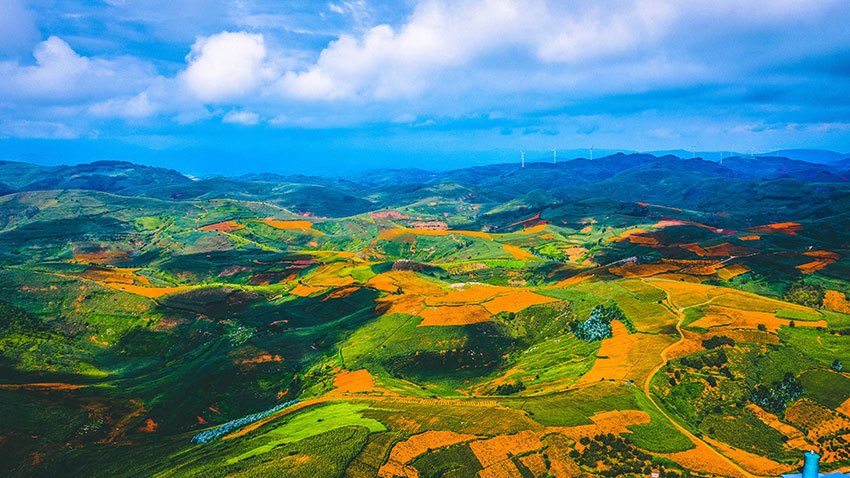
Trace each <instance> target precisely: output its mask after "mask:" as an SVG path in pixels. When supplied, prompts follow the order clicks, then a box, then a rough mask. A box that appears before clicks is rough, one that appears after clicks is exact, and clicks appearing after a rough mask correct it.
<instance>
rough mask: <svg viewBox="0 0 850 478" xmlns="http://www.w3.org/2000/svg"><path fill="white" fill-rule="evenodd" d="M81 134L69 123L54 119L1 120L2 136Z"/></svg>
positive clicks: (28, 136) (66, 136) (32, 136)
mask: <svg viewBox="0 0 850 478" xmlns="http://www.w3.org/2000/svg"><path fill="white" fill-rule="evenodd" d="M79 136H80V135H79V134H78V133H77V132H76V131H74V130H73V129H72V128H71V127H69V126H68V125H66V124H63V123H56V122H53V121H28V120H12V121H3V122H0V138H9V137H11V138H24V139H75V138H78V137H79Z"/></svg>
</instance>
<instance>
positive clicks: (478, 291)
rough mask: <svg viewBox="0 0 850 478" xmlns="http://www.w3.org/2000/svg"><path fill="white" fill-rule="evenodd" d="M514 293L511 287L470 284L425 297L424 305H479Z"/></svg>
mask: <svg viewBox="0 0 850 478" xmlns="http://www.w3.org/2000/svg"><path fill="white" fill-rule="evenodd" d="M515 291H516V289H514V288H511V287H501V286H492V285H484V284H472V285H467V286H465V287H464V288H462V289H454V288H453V289H449V290H448V291H445V292H444V293H443V294H441V295H437V296H433V295H432V296H429V297H426V298H425V303H426V304H428V305H461V304H480V303H481V302H484V301H487V300H490V299H492V298H493V297H496V296H498V295H504V294H510V293H512V292H515Z"/></svg>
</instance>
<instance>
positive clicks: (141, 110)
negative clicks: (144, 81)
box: [89, 91, 159, 118]
mask: <svg viewBox="0 0 850 478" xmlns="http://www.w3.org/2000/svg"><path fill="white" fill-rule="evenodd" d="M89 111H90V112H91V113H92V114H93V115H95V116H109V117H118V118H147V117H149V116H153V115H155V114H156V113H157V112H158V111H159V106H158V105H156V104H154V103H153V102H152V101H151V100H150V99H149V98H148V92H147V91H143V92H141V93H139V94H138V95H136V96H133V97H130V98H114V99H111V100H107V101H103V102H100V103H96V104H94V105H92V106H91V108H89Z"/></svg>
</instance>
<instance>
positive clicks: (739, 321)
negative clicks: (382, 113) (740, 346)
mask: <svg viewBox="0 0 850 478" xmlns="http://www.w3.org/2000/svg"><path fill="white" fill-rule="evenodd" d="M703 312H705V317H702V318H700V319H699V320H697V321H696V322H694V323H693V324H691V325H693V326H694V327H700V328H704V329H708V328H711V327H729V328H746V329H756V328H758V326H759V325H764V326H765V327H767V330H768V331H770V332H776V331H777V330H778V329H779V328H780V327H784V326H789V325H790V323H791V320H789V319H780V318H778V317H776V315H774V314H773V313H772V312H757V311H752V310H740V309H733V308H730V307H722V306H717V305H708V306H705V307H703ZM795 324H796V325H797V326H798V327H826V326H827V324H826V321H825V320H818V321H803V320H798V321H796V322H795Z"/></svg>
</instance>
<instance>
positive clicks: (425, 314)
mask: <svg viewBox="0 0 850 478" xmlns="http://www.w3.org/2000/svg"><path fill="white" fill-rule="evenodd" d="M418 315H419V316H420V317H422V319H423V320H422V322H420V323H419V325H418V327H425V326H433V325H469V324H477V323H480V322H487V321H489V320H490V313H489V312H487V310H485V309H484V307H481V306H480V305H459V306H443V307H428V308H425V309H423V310H422V311H420V312H419V314H418Z"/></svg>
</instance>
